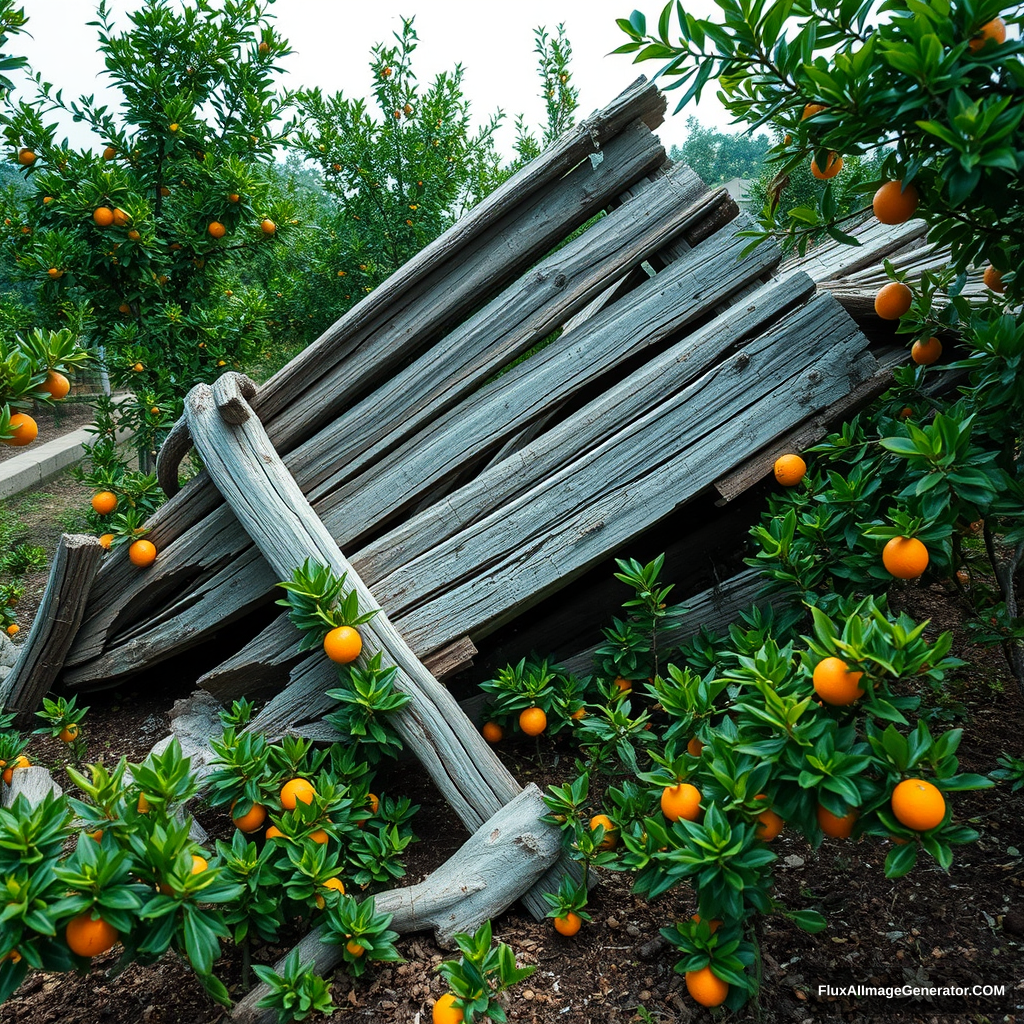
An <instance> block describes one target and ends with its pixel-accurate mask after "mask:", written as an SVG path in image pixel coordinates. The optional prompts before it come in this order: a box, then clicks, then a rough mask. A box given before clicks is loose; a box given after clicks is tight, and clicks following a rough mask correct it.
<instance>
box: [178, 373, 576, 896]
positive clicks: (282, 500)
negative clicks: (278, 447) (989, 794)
mask: <svg viewBox="0 0 1024 1024" xmlns="http://www.w3.org/2000/svg"><path fill="white" fill-rule="evenodd" d="M221 380H222V381H224V382H225V383H224V384H223V385H222V386H221V388H219V389H218V392H217V394H216V395H215V394H214V392H213V390H212V389H211V388H209V387H208V386H206V385H198V386H197V387H195V388H193V389H192V391H190V392H189V394H188V396H187V398H186V401H185V417H186V419H187V421H188V424H189V430H190V433H191V435H192V440H193V443H194V445H195V447H196V450H197V451H198V453H199V455H200V457H201V458H202V460H203V463H204V465H205V466H206V467H207V471H208V472H209V473H210V475H211V477H212V479H213V480H214V481H215V482H216V485H217V488H218V490H219V491H220V492H221V494H222V495H223V496H224V499H225V501H226V503H227V504H228V506H229V507H230V508H231V510H232V512H233V513H234V514H235V516H236V517H237V518H238V521H239V523H240V524H241V526H242V528H243V529H244V530H245V531H246V532H247V533H248V534H249V536H251V537H252V538H253V540H254V542H255V543H256V545H257V546H258V547H259V549H260V551H261V552H262V554H263V556H264V558H266V560H267V562H268V563H269V564H270V565H271V566H272V568H273V570H274V571H275V572H276V573H277V575H278V576H279V578H280V579H283V580H288V579H291V576H292V572H293V571H294V569H295V568H297V567H298V566H301V565H302V564H303V563H304V562H305V561H306V560H307V559H312V560H313V561H314V562H315V563H317V564H319V565H324V566H328V567H329V568H330V569H331V570H332V571H333V572H334V573H335V574H336V575H337V576H342V575H344V576H345V580H346V585H347V589H348V591H355V593H356V594H357V595H358V599H359V608H360V611H361V613H366V612H369V611H371V610H373V611H376V614H375V616H374V617H373V619H371V620H370V621H369V622H368V623H366V624H364V625H363V626H362V627H361V634H362V637H363V654H362V655H361V659H360V660H361V662H362V663H364V664H365V662H366V660H368V659H370V658H372V657H373V656H374V655H376V654H378V653H383V654H384V655H385V657H386V658H387V663H388V664H394V665H395V666H396V667H397V669H398V672H397V675H396V679H395V689H396V690H397V691H398V692H401V693H405V694H407V695H408V696H409V698H410V700H409V703H408V704H407V705H406V706H405V707H404V708H402V709H400V710H399V711H398V712H396V713H395V715H394V716H393V718H392V722H393V724H394V726H395V728H396V730H397V731H398V733H399V734H400V735H401V737H402V739H403V741H404V742H405V743H406V744H407V745H408V746H409V748H410V749H411V750H412V751H413V752H414V753H415V754H416V756H417V757H418V758H419V760H420V761H421V763H422V764H423V765H424V767H425V768H426V769H427V772H428V774H429V775H430V777H431V778H432V779H433V781H434V783H435V785H436V786H437V788H438V790H439V791H440V792H441V794H442V795H443V796H444V797H445V799H446V800H447V802H448V803H449V804H450V805H451V807H452V809H453V810H454V811H455V812H456V814H457V815H458V816H459V818H460V819H461V820H462V822H463V823H464V824H465V825H466V827H467V828H468V829H469V830H470V831H474V830H475V829H476V828H478V827H479V826H480V825H481V824H482V823H483V822H484V821H486V820H487V819H488V818H490V817H491V816H492V815H493V814H495V813H496V812H497V811H498V810H499V809H500V808H501V807H502V806H503V805H504V804H506V803H508V802H509V801H510V800H511V799H513V798H514V797H515V796H516V795H518V794H519V793H520V792H521V790H520V786H519V784H518V783H517V782H516V780H515V779H514V778H513V777H512V775H511V774H510V773H509V772H508V770H507V769H506V768H505V766H504V765H503V764H502V762H501V761H500V760H499V758H498V757H497V755H496V754H495V753H494V752H493V751H492V750H491V749H490V747H489V746H488V745H487V744H486V742H485V741H484V740H483V738H482V737H481V736H480V735H479V733H478V732H477V731H476V729H475V728H473V725H472V723H471V722H469V721H468V719H466V718H465V716H464V715H462V713H461V711H460V710H459V707H458V705H457V704H456V702H455V700H454V698H453V697H452V695H451V694H450V693H449V692H448V690H447V689H446V688H445V687H444V686H442V685H441V684H440V683H438V682H437V680H436V679H434V678H433V676H431V675H430V673H429V672H428V671H427V670H426V668H424V666H423V665H422V663H421V662H420V661H419V660H418V659H417V658H416V656H415V654H414V653H413V652H412V650H411V649H410V648H409V647H408V645H407V644H406V642H405V640H404V639H403V638H402V636H401V634H400V633H399V632H398V631H397V630H396V629H395V627H394V626H393V625H392V624H391V622H390V621H389V619H388V616H387V615H386V613H385V612H384V611H383V609H381V607H380V604H379V603H378V602H377V600H376V598H375V597H374V595H373V594H371V592H370V591H369V590H368V589H367V587H366V585H365V584H364V583H363V581H362V580H361V579H360V578H359V576H358V574H357V573H356V572H355V570H354V569H353V568H352V565H351V564H350V563H349V561H348V560H347V559H346V558H345V556H344V555H343V554H342V552H341V550H340V549H339V548H338V546H337V544H336V543H335V542H334V538H333V537H332V536H331V535H330V534H329V533H328V532H327V530H326V528H325V527H324V524H323V523H322V522H321V521H320V519H319V518H318V517H317V515H316V513H315V512H314V511H313V510H312V509H311V508H310V506H309V504H308V502H307V501H306V499H305V497H304V495H303V494H302V491H301V490H300V489H299V487H298V484H296V482H295V480H294V478H293V477H292V476H291V475H290V474H289V473H288V471H287V469H286V468H285V466H284V463H283V462H282V461H281V459H280V457H279V456H278V455H277V453H276V452H275V451H274V447H273V445H272V444H271V443H270V440H269V438H268V437H267V435H266V432H265V431H264V430H263V427H262V425H261V424H260V422H259V420H258V419H257V418H256V417H255V416H253V415H250V416H249V417H248V418H247V419H246V420H245V421H244V422H242V423H234V424H229V423H227V422H225V420H224V419H223V418H222V417H221V415H220V413H219V410H218V405H222V404H224V399H225V396H226V395H228V394H229V390H230V384H231V383H232V381H235V380H237V376H236V375H230V376H229V375H225V377H223V378H221ZM234 397H235V398H237V399H238V401H241V402H243V403H244V398H242V397H241V395H240V393H239V394H236V395H235V396H234ZM324 660H326V659H324ZM250 728H251V729H259V728H260V725H259V716H257V718H256V719H255V720H254V721H253V722H252V723H251V724H250ZM569 863H570V864H571V862H569ZM567 867H568V865H567ZM557 881H558V879H557V877H556V878H555V879H554V880H553V881H552V882H550V883H549V884H554V885H556V886H557ZM526 903H527V906H528V908H529V909H530V910H531V911H532V912H533V913H534V914H536V915H537V916H543V913H544V912H545V909H544V904H543V901H542V900H541V899H540V894H539V893H532V894H528V896H527V899H526Z"/></svg>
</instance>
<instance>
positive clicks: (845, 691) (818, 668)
mask: <svg viewBox="0 0 1024 1024" xmlns="http://www.w3.org/2000/svg"><path fill="white" fill-rule="evenodd" d="M863 675H864V673H863V672H851V671H850V670H849V667H848V666H847V664H846V662H845V661H843V659H842V658H823V659H822V660H821V661H819V662H818V664H817V665H815V666H814V675H813V682H814V692H815V693H816V694H817V695H818V696H819V697H820V698H821V699H822V700H823V701H825V702H826V703H828V704H832V705H833V706H835V707H845V706H846V705H848V704H852V703H853V702H854V701H855V700H857V698H858V697H863V696H864V690H863V689H862V688H861V687H860V686H858V685H857V684H858V683H859V682H860V679H861V677H862V676H863Z"/></svg>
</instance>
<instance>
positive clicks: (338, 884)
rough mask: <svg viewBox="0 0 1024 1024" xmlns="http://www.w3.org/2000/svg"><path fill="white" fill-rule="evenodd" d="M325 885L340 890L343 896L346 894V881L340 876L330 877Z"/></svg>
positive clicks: (327, 887) (326, 887)
mask: <svg viewBox="0 0 1024 1024" xmlns="http://www.w3.org/2000/svg"><path fill="white" fill-rule="evenodd" d="M323 887H324V888H325V889H335V890H337V891H338V892H340V893H341V895H342V896H344V895H345V883H344V882H343V881H342V880H341V879H340V878H328V879H327V881H326V882H324V886H323Z"/></svg>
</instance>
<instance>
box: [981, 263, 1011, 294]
mask: <svg viewBox="0 0 1024 1024" xmlns="http://www.w3.org/2000/svg"><path fill="white" fill-rule="evenodd" d="M981 280H982V281H983V282H984V284H985V285H986V286H987V287H988V288H990V289H991V290H992V291H994V292H999V293H1002V292H1005V291H1006V285H1005V284H1003V275H1002V274H1001V273H1000V272H999V271H998V270H996V268H995V267H993V266H992V264H991V263H990V264H989V265H988V266H987V267H986V268H985V273H983V274H982V275H981Z"/></svg>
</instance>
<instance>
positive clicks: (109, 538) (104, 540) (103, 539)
mask: <svg viewBox="0 0 1024 1024" xmlns="http://www.w3.org/2000/svg"><path fill="white" fill-rule="evenodd" d="M113 543H114V535H113V534H112V533H104V534H102V535H101V536H100V547H101V548H103V550H104V551H109V550H110V545H111V544H113Z"/></svg>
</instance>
